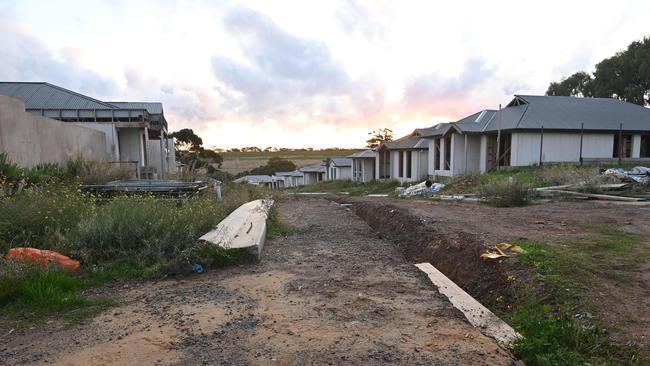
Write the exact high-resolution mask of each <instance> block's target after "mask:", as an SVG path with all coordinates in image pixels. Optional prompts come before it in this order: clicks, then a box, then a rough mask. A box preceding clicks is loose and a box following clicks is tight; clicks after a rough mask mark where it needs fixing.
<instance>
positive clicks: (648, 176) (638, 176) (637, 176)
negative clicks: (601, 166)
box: [603, 166, 650, 184]
mask: <svg viewBox="0 0 650 366" xmlns="http://www.w3.org/2000/svg"><path fill="white" fill-rule="evenodd" d="M603 174H604V175H607V176H612V177H616V178H618V179H620V180H622V181H624V182H636V183H642V184H648V183H650V168H648V167H644V166H635V167H634V168H632V169H630V170H628V171H626V170H625V169H623V168H612V169H607V170H605V171H604V172H603Z"/></svg>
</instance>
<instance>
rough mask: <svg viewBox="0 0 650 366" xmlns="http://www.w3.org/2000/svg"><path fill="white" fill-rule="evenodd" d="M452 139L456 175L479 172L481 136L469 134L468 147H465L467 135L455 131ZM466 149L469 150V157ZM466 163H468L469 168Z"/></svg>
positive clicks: (453, 167)
mask: <svg viewBox="0 0 650 366" xmlns="http://www.w3.org/2000/svg"><path fill="white" fill-rule="evenodd" d="M451 141H452V155H453V156H454V159H453V164H452V169H453V172H454V175H459V174H465V173H473V172H479V171H480V170H481V137H480V136H477V135H467V149H465V141H466V140H465V135H459V134H455V133H454V134H453V135H452V139H451ZM465 151H467V158H466V157H465ZM465 163H467V168H466V167H465Z"/></svg>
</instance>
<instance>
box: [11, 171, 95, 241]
mask: <svg viewBox="0 0 650 366" xmlns="http://www.w3.org/2000/svg"><path fill="white" fill-rule="evenodd" d="M93 204H94V197H93V196H91V195H89V194H86V193H83V192H81V190H80V189H79V186H78V185H75V184H63V183H53V184H45V185H41V186H30V187H28V188H26V189H24V190H23V191H22V192H21V193H20V194H16V195H13V196H10V197H5V198H4V199H0V248H4V249H7V248H8V247H17V246H20V247H22V246H34V247H37V248H40V249H57V248H59V246H60V244H62V243H63V242H64V241H65V237H66V235H67V234H68V233H69V232H70V231H71V230H74V229H75V228H76V226H77V224H78V223H79V221H81V220H82V218H83V217H84V216H86V215H88V214H89V213H90V212H91V211H92V209H93Z"/></svg>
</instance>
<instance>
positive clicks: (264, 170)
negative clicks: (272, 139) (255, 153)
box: [250, 156, 296, 175]
mask: <svg viewBox="0 0 650 366" xmlns="http://www.w3.org/2000/svg"><path fill="white" fill-rule="evenodd" d="M294 170H296V164H294V163H293V162H292V161H291V160H287V159H283V158H281V157H278V156H274V157H272V158H270V159H269V161H267V162H266V165H262V166H260V167H257V168H255V169H253V170H251V171H250V174H254V175H273V174H275V173H277V172H290V171H294Z"/></svg>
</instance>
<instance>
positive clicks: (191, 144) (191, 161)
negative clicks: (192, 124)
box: [169, 128, 223, 171]
mask: <svg viewBox="0 0 650 366" xmlns="http://www.w3.org/2000/svg"><path fill="white" fill-rule="evenodd" d="M169 137H173V138H175V139H176V143H175V144H174V147H175V149H176V155H177V156H178V157H179V160H180V161H181V163H183V164H186V165H187V166H189V167H190V171H192V170H194V169H196V168H201V167H204V166H209V165H210V164H217V166H218V167H219V168H221V164H223V156H221V155H220V154H219V153H218V152H217V151H215V150H209V149H205V148H203V139H202V138H201V137H199V136H198V135H197V134H195V133H194V131H193V130H192V129H191V128H183V129H182V130H178V131H176V132H172V133H170V134H169Z"/></svg>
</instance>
